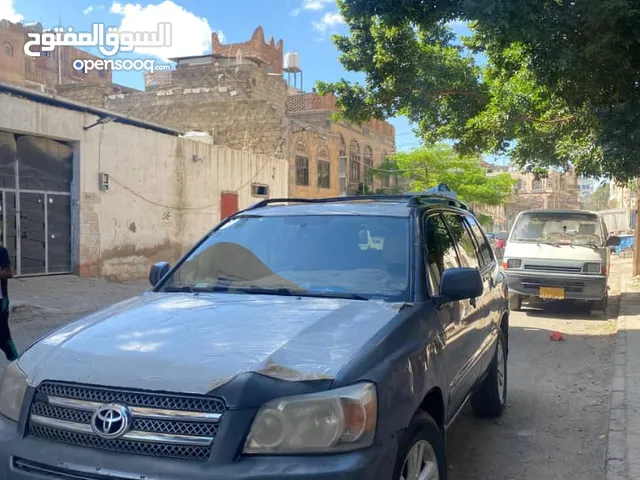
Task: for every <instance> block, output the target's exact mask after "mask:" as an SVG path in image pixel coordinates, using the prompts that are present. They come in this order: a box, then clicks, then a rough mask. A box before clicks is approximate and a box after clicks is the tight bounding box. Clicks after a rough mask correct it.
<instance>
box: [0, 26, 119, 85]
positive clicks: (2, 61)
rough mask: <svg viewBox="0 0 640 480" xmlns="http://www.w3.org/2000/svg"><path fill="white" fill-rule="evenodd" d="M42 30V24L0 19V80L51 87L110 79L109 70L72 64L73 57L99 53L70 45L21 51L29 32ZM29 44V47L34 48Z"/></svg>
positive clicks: (109, 80) (92, 56)
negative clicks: (84, 68) (28, 52)
mask: <svg viewBox="0 0 640 480" xmlns="http://www.w3.org/2000/svg"><path fill="white" fill-rule="evenodd" d="M33 32H37V33H41V32H42V25H40V24H39V23H37V24H26V25H23V24H20V23H12V22H9V21H8V20H0V47H1V49H0V82H5V83H9V84H11V85H17V86H20V87H27V88H33V89H36V90H40V91H52V87H54V86H55V85H57V84H71V83H84V82H109V83H110V82H111V71H107V70H100V71H98V70H92V71H89V72H87V73H84V72H83V71H79V70H76V69H75V68H74V67H73V62H74V61H75V60H97V59H98V58H99V57H96V56H95V55H91V54H90V53H88V52H85V51H84V50H80V49H78V48H75V47H71V46H61V47H56V48H55V49H54V50H53V51H51V52H45V51H41V52H40V56H39V57H31V56H29V55H26V54H25V52H24V45H25V43H26V42H27V41H28V39H29V38H28V37H27V34H28V33H33ZM36 48H37V47H36V46H32V47H31V50H34V49H36Z"/></svg>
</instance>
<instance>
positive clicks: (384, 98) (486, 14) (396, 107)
mask: <svg viewBox="0 0 640 480" xmlns="http://www.w3.org/2000/svg"><path fill="white" fill-rule="evenodd" d="M338 4H339V6H340V10H341V13H342V15H343V17H344V18H345V21H346V22H347V24H348V26H349V29H350V32H351V35H350V36H337V37H335V39H334V41H335V43H336V45H337V47H338V49H339V50H340V51H341V57H340V61H341V62H342V64H343V65H344V66H345V68H346V69H347V70H350V71H357V72H364V73H365V78H366V80H365V83H364V84H353V83H350V82H347V81H346V80H341V81H338V82H336V83H330V84H329V83H322V82H320V83H319V84H318V85H317V88H318V91H319V92H320V93H327V92H333V93H335V94H336V95H337V96H338V99H339V102H338V105H339V107H340V109H341V112H340V115H342V116H343V117H345V118H346V119H348V120H351V121H354V122H360V121H363V120H366V119H368V118H372V117H373V118H379V119H382V118H388V117H392V116H396V115H406V116H407V117H408V118H409V120H410V121H412V122H413V123H414V124H415V125H416V126H417V130H418V132H419V133H420V135H421V136H422V138H423V139H424V141H425V143H427V144H432V143H435V142H437V141H440V140H443V139H452V140H454V141H455V143H454V146H455V148H456V150H457V151H458V152H460V153H463V154H470V153H474V152H475V153H478V152H489V153H495V154H506V155H509V156H510V157H511V159H512V161H513V162H514V163H516V164H517V165H518V166H520V167H521V168H522V169H524V170H528V171H534V172H545V171H547V169H548V168H549V167H552V166H557V167H565V168H566V167H567V166H568V165H573V166H575V168H576V171H577V173H578V174H581V175H587V176H608V177H611V178H613V179H615V180H616V181H620V182H626V181H628V180H629V179H631V178H633V177H635V176H636V175H637V173H638V169H639V167H640V159H639V157H638V155H637V152H638V151H640V77H639V76H638V72H640V43H638V41H637V38H638V32H639V31H640V3H638V2H637V1H634V0H581V1H569V0H553V1H541V0H510V1H504V0H433V1H431V2H424V1H423V0H403V1H401V2H400V1H398V0H376V1H375V2H372V1H370V0H338ZM454 20H459V21H466V22H469V24H470V28H471V30H472V35H471V36H470V37H469V38H465V39H462V44H460V43H459V42H457V41H456V38H455V36H454V34H453V32H452V30H451V29H450V28H448V27H447V24H448V22H451V21H454ZM471 53H481V54H484V55H485V56H486V58H487V63H486V65H485V66H482V67H481V66H478V65H477V64H476V63H475V62H474V60H473V57H472V56H471Z"/></svg>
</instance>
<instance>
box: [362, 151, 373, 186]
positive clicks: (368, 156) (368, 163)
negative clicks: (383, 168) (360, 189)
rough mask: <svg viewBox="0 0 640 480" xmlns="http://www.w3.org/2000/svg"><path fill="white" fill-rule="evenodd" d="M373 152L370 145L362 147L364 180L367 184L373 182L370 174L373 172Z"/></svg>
mask: <svg viewBox="0 0 640 480" xmlns="http://www.w3.org/2000/svg"><path fill="white" fill-rule="evenodd" d="M371 167H373V152H372V151H371V147H370V146H369V145H367V146H366V147H364V181H365V183H367V184H368V185H371V184H372V183H373V178H372V177H371V175H372V174H373V170H371Z"/></svg>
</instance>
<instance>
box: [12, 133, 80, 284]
mask: <svg viewBox="0 0 640 480" xmlns="http://www.w3.org/2000/svg"><path fill="white" fill-rule="evenodd" d="M72 161H73V150H72V149H71V147H70V146H68V145H66V144H64V143H62V142H58V141H55V140H51V139H47V138H40V137H33V136H29V135H14V134H12V133H8V132H0V191H1V192H2V198H1V199H0V213H1V217H2V224H1V225H2V242H3V244H4V245H5V246H6V247H7V249H8V250H9V255H10V256H11V258H12V262H13V265H14V270H15V272H16V274H17V275H42V274H51V273H68V272H71V270H72V264H71V201H70V200H71V196H70V189H71V178H72V165H73V163H72Z"/></svg>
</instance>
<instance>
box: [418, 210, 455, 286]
mask: <svg viewBox="0 0 640 480" xmlns="http://www.w3.org/2000/svg"><path fill="white" fill-rule="evenodd" d="M424 232H425V239H426V247H427V269H428V272H427V274H428V278H429V286H430V289H431V294H432V295H437V294H438V293H439V292H440V279H441V278H442V274H443V273H444V271H445V270H448V269H450V268H458V267H459V266H460V260H459V259H458V255H457V254H456V249H455V243H454V241H453V238H451V235H450V234H449V230H448V229H447V227H446V225H445V223H444V221H443V219H442V217H441V216H440V215H437V214H436V215H432V216H430V217H428V218H427V220H426V222H425V223H424Z"/></svg>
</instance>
